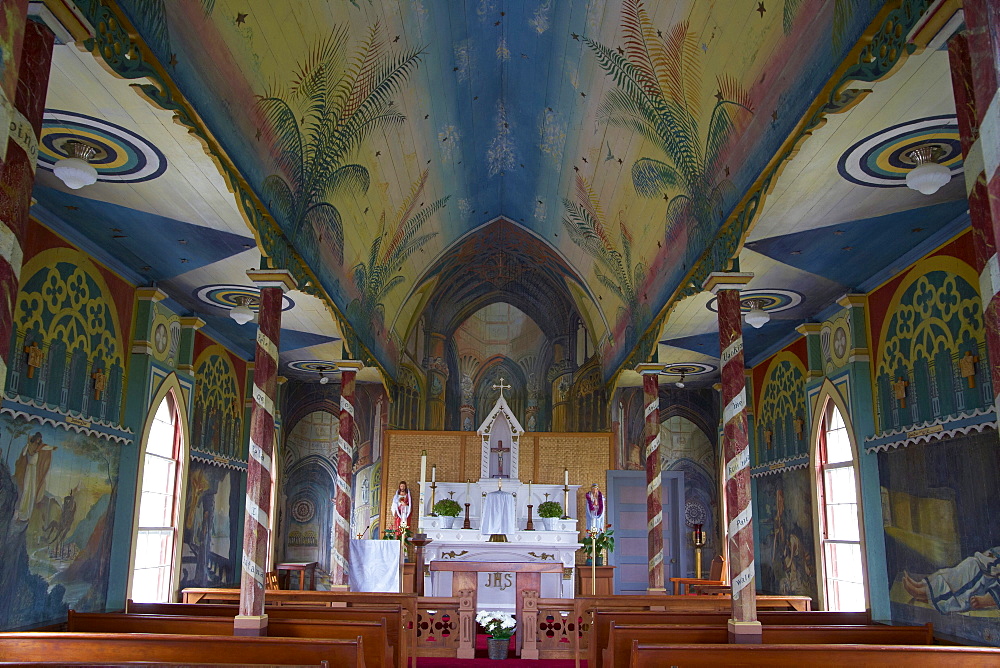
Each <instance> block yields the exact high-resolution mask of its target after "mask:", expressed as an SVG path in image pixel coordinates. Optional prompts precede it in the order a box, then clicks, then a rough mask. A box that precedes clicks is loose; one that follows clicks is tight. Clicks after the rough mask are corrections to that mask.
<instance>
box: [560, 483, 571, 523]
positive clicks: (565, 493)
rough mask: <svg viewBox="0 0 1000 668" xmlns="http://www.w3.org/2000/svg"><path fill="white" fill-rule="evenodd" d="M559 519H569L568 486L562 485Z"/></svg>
mask: <svg viewBox="0 0 1000 668" xmlns="http://www.w3.org/2000/svg"><path fill="white" fill-rule="evenodd" d="M559 519H561V520H568V519H569V485H563V516H562V517H560V518H559Z"/></svg>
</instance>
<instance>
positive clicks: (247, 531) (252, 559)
mask: <svg viewBox="0 0 1000 668" xmlns="http://www.w3.org/2000/svg"><path fill="white" fill-rule="evenodd" d="M247 276H249V277H250V280H252V281H253V282H254V284H255V285H256V286H257V287H258V288H259V289H260V310H259V311H258V314H257V321H258V322H257V350H256V353H255V355H254V369H253V410H252V411H251V413H250V449H249V450H250V457H249V460H248V462H249V466H248V467H247V496H246V514H245V518H244V521H243V574H242V577H241V579H240V614H239V616H237V617H236V621H235V628H234V631H233V635H238V636H241V635H242V636H266V635H267V615H266V614H264V573H265V572H266V571H267V553H268V539H269V538H270V535H269V534H270V531H269V526H270V522H269V517H270V514H271V485H272V475H271V472H272V470H273V469H272V458H273V456H274V414H275V403H276V398H277V396H278V342H279V337H280V334H281V309H282V305H283V302H284V294H285V292H287V291H289V290H294V289H295V287H296V284H295V279H294V278H292V275H291V273H289V272H288V271H287V270H285V269H259V270H255V269H252V270H250V271H248V272H247Z"/></svg>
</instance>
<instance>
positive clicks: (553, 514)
mask: <svg viewBox="0 0 1000 668" xmlns="http://www.w3.org/2000/svg"><path fill="white" fill-rule="evenodd" d="M562 514H563V507H562V504H561V503H559V502H558V501H543V502H542V503H540V504H538V516H539V517H540V518H541V519H542V526H544V527H545V530H546V531H558V530H559V525H558V524H557V523H556V520H558V519H559V518H560V517H562Z"/></svg>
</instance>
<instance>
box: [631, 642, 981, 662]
mask: <svg viewBox="0 0 1000 668" xmlns="http://www.w3.org/2000/svg"><path fill="white" fill-rule="evenodd" d="M996 665H1000V649H998V648H994V647H951V646H944V645H924V646H920V645H654V644H645V643H640V642H639V641H637V640H636V641H633V642H632V651H631V661H630V663H629V666H631V668H660V667H661V666H678V667H679V668H692V667H693V668H700V667H702V666H704V667H706V668H717V667H718V666H776V667H779V668H780V667H783V666H785V667H794V668H799V667H800V666H810V668H842V667H843V666H851V668H869V667H875V666H878V667H879V668H884V667H885V666H906V668H941V666H947V667H948V668H983V667H984V666H996Z"/></svg>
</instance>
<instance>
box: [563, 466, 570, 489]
mask: <svg viewBox="0 0 1000 668" xmlns="http://www.w3.org/2000/svg"><path fill="white" fill-rule="evenodd" d="M563 480H564V484H565V485H566V486H569V469H563Z"/></svg>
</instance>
